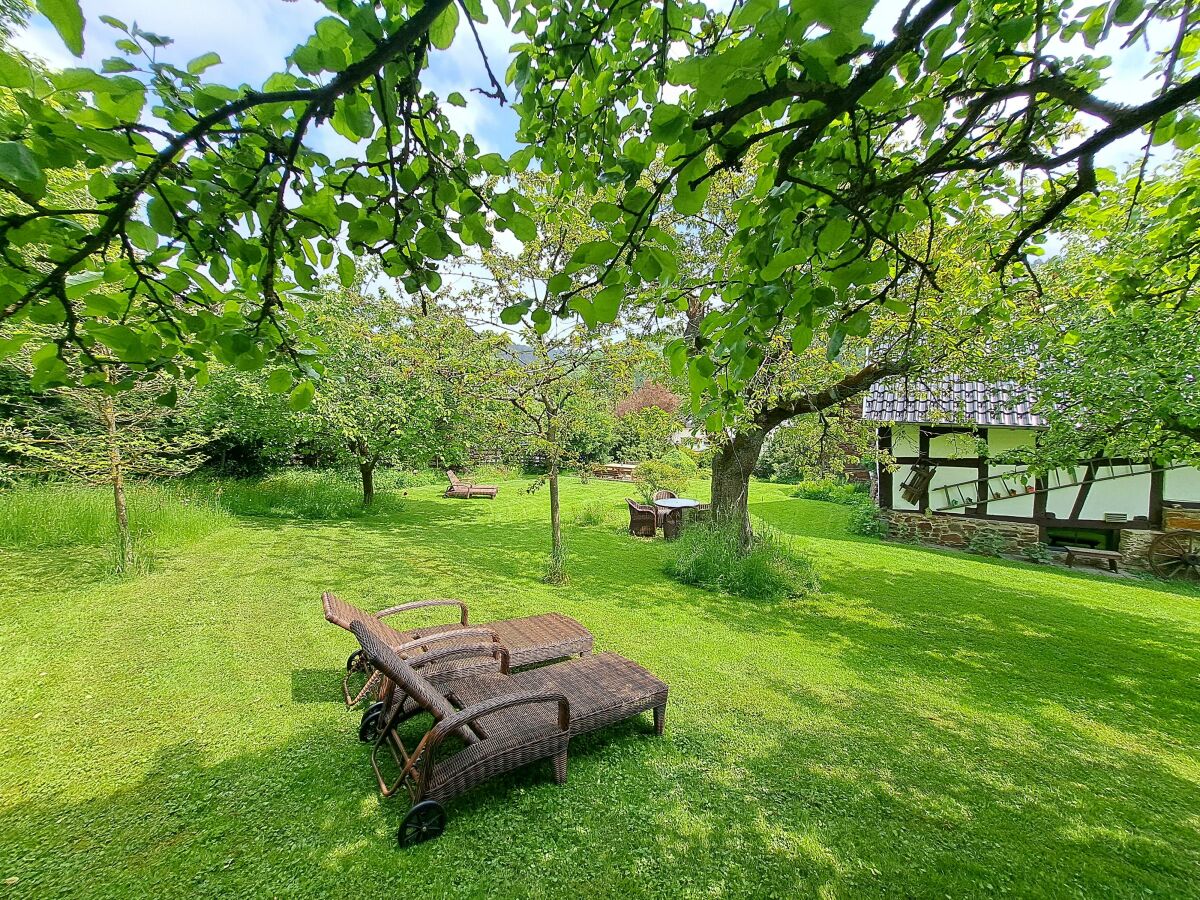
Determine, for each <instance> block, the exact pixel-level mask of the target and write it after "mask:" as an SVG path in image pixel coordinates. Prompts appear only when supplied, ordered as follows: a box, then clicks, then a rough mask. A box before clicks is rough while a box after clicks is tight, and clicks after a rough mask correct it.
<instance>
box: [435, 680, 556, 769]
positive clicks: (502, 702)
mask: <svg viewBox="0 0 1200 900" xmlns="http://www.w3.org/2000/svg"><path fill="white" fill-rule="evenodd" d="M523 703H557V704H558V727H559V728H560V729H562V730H563V731H566V730H567V729H568V728H570V727H571V704H570V703H569V702H568V701H567V698H566V696H565V695H563V694H560V693H558V692H556V691H521V692H518V693H514V694H503V695H501V696H499V697H493V698H492V699H490V700H482V701H480V702H479V703H476V704H474V705H473V706H468V707H467V708H466V709H462V710H459V711H458V712H456V713H455V714H454V715H452V716H447V717H446V718H444V719H442V721H440V722H438V723H437V724H436V725H435V726H433V730H432V731H430V732H429V738H430V740H429V743H430V750H432V749H433V748H434V747H436V746H437V745H438V744H440V743H441V742H442V740H443V739H444V738H445V737H446V736H447V735H450V734H453V733H454V732H455V731H456V730H457V729H459V728H462V727H463V726H465V725H469V724H471V723H472V722H474V721H475V720H476V719H478V718H479V717H480V716H486V715H488V714H489V713H494V712H500V711H501V710H503V709H508V708H509V707H511V706H519V705H521V704H523ZM431 755H432V754H431Z"/></svg>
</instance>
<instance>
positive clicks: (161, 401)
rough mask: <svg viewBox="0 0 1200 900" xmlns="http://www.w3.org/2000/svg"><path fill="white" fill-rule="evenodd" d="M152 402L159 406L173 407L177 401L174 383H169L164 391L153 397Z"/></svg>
mask: <svg viewBox="0 0 1200 900" xmlns="http://www.w3.org/2000/svg"><path fill="white" fill-rule="evenodd" d="M154 402H155V403H157V404H158V405H159V406H166V407H169V408H172V409H173V408H174V407H175V405H176V404H177V403H179V391H178V390H176V389H175V385H171V386H170V387H169V388H168V389H167V390H166V392H165V393H162V394H159V395H158V396H157V397H155V398H154Z"/></svg>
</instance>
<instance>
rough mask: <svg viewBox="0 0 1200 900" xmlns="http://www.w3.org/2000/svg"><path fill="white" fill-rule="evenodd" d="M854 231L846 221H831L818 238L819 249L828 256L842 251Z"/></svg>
mask: <svg viewBox="0 0 1200 900" xmlns="http://www.w3.org/2000/svg"><path fill="white" fill-rule="evenodd" d="M853 230H854V229H853V228H852V226H851V225H850V223H849V222H847V221H846V220H845V219H830V220H829V222H828V223H827V224H826V225H825V227H824V228H823V229H822V230H821V234H820V236H819V237H818V238H817V249H818V250H820V251H821V252H822V253H826V254H829V253H833V252H835V251H836V250H839V249H841V246H842V245H843V244H844V243H846V240H847V239H848V238H849V237H850V232H851V231H853Z"/></svg>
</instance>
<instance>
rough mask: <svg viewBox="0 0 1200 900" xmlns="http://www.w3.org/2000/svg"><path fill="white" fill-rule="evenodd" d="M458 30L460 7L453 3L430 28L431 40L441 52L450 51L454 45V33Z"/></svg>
mask: <svg viewBox="0 0 1200 900" xmlns="http://www.w3.org/2000/svg"><path fill="white" fill-rule="evenodd" d="M457 30H458V6H457V5H456V4H454V3H451V4H450V5H449V6H447V7H446V8H445V9H444V10H443V11H442V13H441V15H439V16H438V17H437V18H436V19H434V20H433V24H432V25H431V26H430V27H429V40H430V42H431V43H432V44H433V46H435V47H437V48H438V49H439V50H448V49H450V45H451V44H452V43H454V32H455V31H457Z"/></svg>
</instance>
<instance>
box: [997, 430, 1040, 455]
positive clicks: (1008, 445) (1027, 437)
mask: <svg viewBox="0 0 1200 900" xmlns="http://www.w3.org/2000/svg"><path fill="white" fill-rule="evenodd" d="M1037 434H1038V433H1037V429H1034V428H1003V427H994V426H993V427H991V428H988V452H989V453H990V454H991V455H992V456H995V455H996V454H998V453H1003V452H1004V451H1006V450H1015V449H1017V448H1018V447H1032V446H1033V445H1034V444H1035V443H1036V441H1037Z"/></svg>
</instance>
